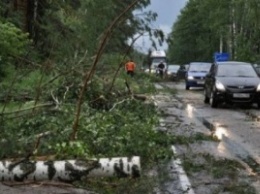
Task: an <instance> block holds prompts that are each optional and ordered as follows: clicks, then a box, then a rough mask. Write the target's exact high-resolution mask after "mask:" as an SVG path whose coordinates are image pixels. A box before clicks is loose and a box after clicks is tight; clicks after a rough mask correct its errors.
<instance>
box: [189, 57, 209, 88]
mask: <svg viewBox="0 0 260 194" xmlns="http://www.w3.org/2000/svg"><path fill="white" fill-rule="evenodd" d="M210 67H211V63H207V62H191V63H190V64H189V68H188V70H187V73H186V76H185V85H186V90H189V89H190V88H191V87H204V83H205V77H206V74H207V73H208V72H209V70H210Z"/></svg>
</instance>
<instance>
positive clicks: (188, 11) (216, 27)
mask: <svg viewBox="0 0 260 194" xmlns="http://www.w3.org/2000/svg"><path fill="white" fill-rule="evenodd" d="M259 8H260V1H259V0H230V1H226V0H219V1H215V0H189V1H188V3H187V5H186V7H185V8H184V9H183V10H182V12H181V14H180V15H179V17H178V20H177V22H176V23H174V25H173V27H172V32H171V34H170V36H169V40H168V42H169V51H168V55H169V58H170V60H171V61H174V62H176V63H182V64H183V63H188V62H190V61H212V60H213V54H214V52H228V53H229V54H230V55H231V59H232V60H243V61H250V62H257V61H259V60H260V40H259V35H260V20H259V12H258V10H259Z"/></svg>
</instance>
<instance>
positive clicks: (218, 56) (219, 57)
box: [214, 53, 229, 62]
mask: <svg viewBox="0 0 260 194" xmlns="http://www.w3.org/2000/svg"><path fill="white" fill-rule="evenodd" d="M228 60H229V54H228V53H214V61H215V62H220V61H228Z"/></svg>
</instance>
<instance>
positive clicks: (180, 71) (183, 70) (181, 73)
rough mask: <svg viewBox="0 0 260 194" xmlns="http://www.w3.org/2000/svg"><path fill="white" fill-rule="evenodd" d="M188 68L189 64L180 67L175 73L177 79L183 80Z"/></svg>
mask: <svg viewBox="0 0 260 194" xmlns="http://www.w3.org/2000/svg"><path fill="white" fill-rule="evenodd" d="M188 68H189V64H185V65H181V66H180V68H179V69H178V72H177V77H178V79H185V75H186V73H187V69H188Z"/></svg>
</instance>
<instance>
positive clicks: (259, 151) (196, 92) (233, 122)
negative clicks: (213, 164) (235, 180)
mask: <svg viewBox="0 0 260 194" xmlns="http://www.w3.org/2000/svg"><path fill="white" fill-rule="evenodd" d="M157 86H158V87H164V88H168V89H177V94H175V95H173V97H171V98H169V99H166V98H165V97H164V99H163V97H162V96H161V97H160V96H157V101H158V106H159V107H160V109H161V110H164V111H165V112H166V113H167V114H168V115H169V116H168V118H167V117H166V118H165V119H164V121H163V124H162V125H167V123H168V124H169V123H171V121H172V119H173V118H174V119H175V123H176V118H177V121H179V125H177V126H176V127H177V128H178V129H179V133H180V134H184V133H185V130H186V128H187V127H190V126H191V124H192V126H193V127H192V129H191V130H192V131H194V132H195V131H196V132H203V133H208V134H214V135H215V136H216V137H218V139H219V140H220V142H219V143H218V144H217V145H216V146H212V145H206V146H204V148H202V147H199V148H198V150H197V151H198V152H201V151H202V150H203V151H205V152H209V153H211V154H214V155H216V156H220V157H225V158H230V159H236V160H239V161H241V162H242V163H244V164H245V166H246V167H247V168H248V171H249V172H250V173H252V174H253V175H256V176H258V177H259V180H260V110H258V109H257V107H256V105H253V106H251V107H241V106H237V105H234V106H229V105H222V106H220V107H218V108H214V109H213V108H211V106H210V105H209V104H204V95H203V89H202V88H199V89H198V88H197V89H196V88H195V89H193V88H191V89H190V90H185V84H184V82H167V83H165V82H164V83H159V84H158V85H157ZM176 104H177V105H176ZM191 130H189V131H191ZM186 131H188V130H186ZM176 132H177V133H178V130H177V131H176V130H175V131H174V133H176ZM254 184H255V185H254V186H255V187H256V188H258V189H260V181H257V182H255V183H254Z"/></svg>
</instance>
